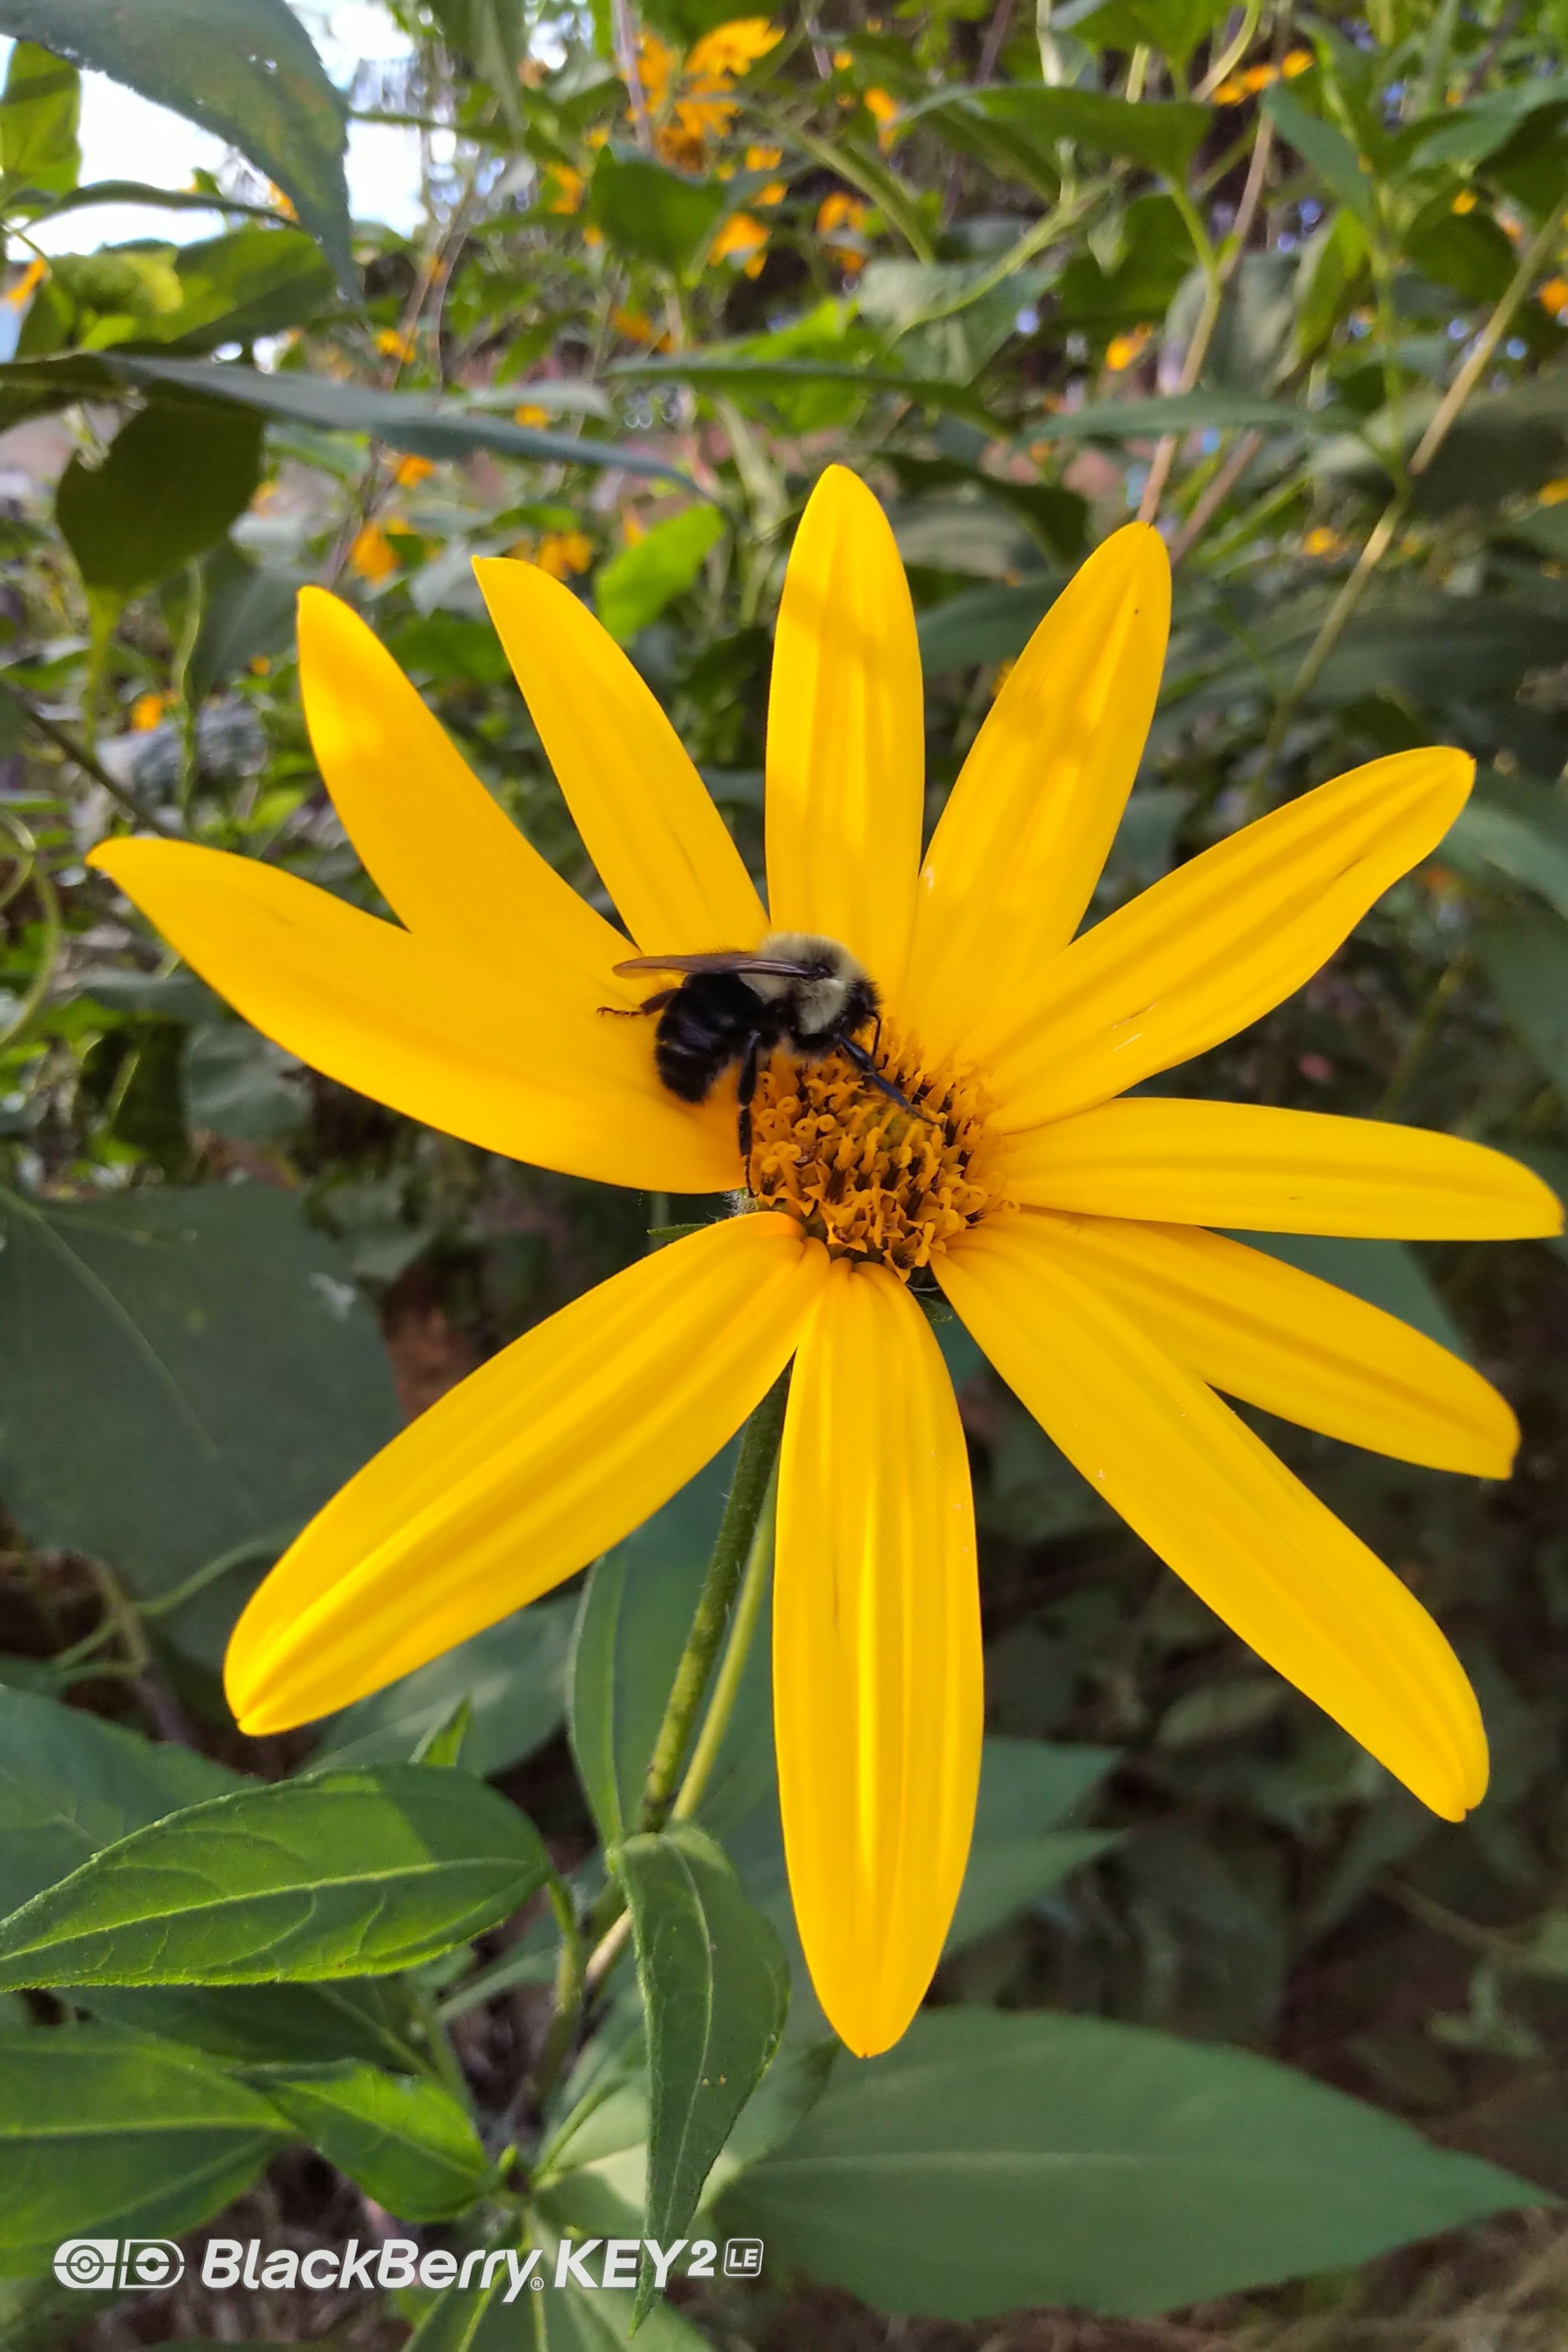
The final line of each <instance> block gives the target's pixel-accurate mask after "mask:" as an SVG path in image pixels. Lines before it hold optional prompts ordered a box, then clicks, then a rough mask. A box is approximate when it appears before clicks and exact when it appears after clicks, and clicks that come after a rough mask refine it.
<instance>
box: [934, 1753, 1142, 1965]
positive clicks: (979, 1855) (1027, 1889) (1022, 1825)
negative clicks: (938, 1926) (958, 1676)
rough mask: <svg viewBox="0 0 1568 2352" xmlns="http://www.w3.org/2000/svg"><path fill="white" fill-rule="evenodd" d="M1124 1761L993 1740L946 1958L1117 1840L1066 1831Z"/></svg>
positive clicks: (1101, 1834)
mask: <svg viewBox="0 0 1568 2352" xmlns="http://www.w3.org/2000/svg"><path fill="white" fill-rule="evenodd" d="M1116 1760H1117V1759H1116V1751H1115V1749H1114V1748H1073V1747H1067V1746H1058V1745H1054V1744H1048V1743H1047V1742H1046V1741H1045V1740H1040V1739H1005V1738H1000V1737H998V1736H997V1735H996V1734H995V1733H992V1734H989V1735H988V1736H987V1738H986V1739H985V1742H984V1747H983V1748H982V1750H981V1766H980V1799H979V1802H978V1804H977V1805H976V1807H975V1814H974V1837H973V1843H972V1844H971V1846H970V1849H969V1862H968V1866H967V1867H966V1869H965V1871H964V1874H963V1888H962V1890H961V1892H960V1894H959V1897H958V1908H957V1910H956V1911H955V1912H954V1913H953V1916H952V1927H950V1928H949V1930H948V1936H947V1942H946V1945H945V1947H944V1953H945V1952H956V1951H958V1950H960V1949H961V1948H963V1946H964V1945H965V1944H971V1943H973V1942H974V1940H975V1938H976V1937H980V1936H985V1935H989V1934H990V1932H991V1930H992V1929H993V1928H994V1927H1001V1926H1002V1924H1003V1923H1004V1921H1005V1920H1007V1919H1010V1918H1012V1917H1013V1916H1014V1915H1015V1914H1016V1913H1017V1912H1019V1911H1021V1910H1022V1909H1023V1908H1024V1906H1025V1905H1026V1903H1032V1902H1034V1901H1036V1900H1037V1898H1038V1897H1039V1896H1040V1895H1045V1894H1047V1893H1048V1892H1049V1890H1050V1889H1051V1888H1052V1887H1053V1886H1056V1885H1059V1884H1060V1883H1061V1881H1062V1880H1063V1879H1064V1878H1065V1877H1067V1875H1068V1873H1069V1872H1070V1871H1074V1870H1076V1869H1078V1868H1079V1864H1082V1863H1085V1862H1092V1861H1093V1860H1094V1859H1095V1857H1096V1855H1098V1854H1100V1853H1105V1852H1106V1851H1107V1850H1108V1849H1109V1848H1110V1847H1111V1846H1113V1845H1115V1844H1116V1843H1117V1837H1116V1834H1115V1832H1110V1831H1105V1830H1080V1829H1062V1828H1059V1827H1058V1823H1059V1822H1061V1821H1062V1819H1063V1817H1064V1816H1065V1815H1066V1814H1068V1813H1070V1812H1072V1811H1074V1810H1075V1809H1076V1808H1077V1807H1078V1806H1079V1804H1081V1803H1082V1801H1083V1800H1084V1799H1085V1798H1086V1797H1087V1796H1088V1795H1089V1792H1090V1791H1091V1790H1093V1789H1094V1788H1095V1787H1096V1786H1097V1785H1098V1784H1099V1782H1100V1780H1102V1779H1103V1778H1104V1776H1105V1774H1106V1773H1107V1772H1108V1771H1109V1770H1110V1767H1111V1766H1112V1765H1113V1764H1114V1763H1115V1762H1116Z"/></svg>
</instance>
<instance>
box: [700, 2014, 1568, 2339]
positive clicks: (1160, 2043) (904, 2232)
mask: <svg viewBox="0 0 1568 2352" xmlns="http://www.w3.org/2000/svg"><path fill="white" fill-rule="evenodd" d="M1540 2199H1541V2191H1539V2190H1538V2189H1532V2188H1531V2186H1530V2184H1529V2182H1528V2181H1523V2180H1520V2179H1516V2178H1515V2177H1514V2176H1513V2175H1512V2174H1510V2173H1507V2172H1502V2171H1500V2170H1499V2169H1498V2168H1496V2167H1495V2166H1493V2165H1489V2164H1484V2163H1482V2162H1480V2161H1479V2158H1475V2157H1469V2156H1458V2155H1455V2154H1453V2153H1451V2152H1449V2151H1448V2150H1447V2149H1443V2148H1437V2147H1432V2146H1431V2145H1430V2144H1429V2143H1428V2142H1426V2140H1424V2139H1422V2138H1421V2137H1419V2136H1418V2135H1417V2134H1416V2133H1415V2132H1413V2131H1412V2130H1410V2129H1409V2127H1408V2126H1406V2125H1405V2124H1402V2123H1397V2122H1395V2120H1394V2117H1393V2116H1385V2115H1382V2114H1380V2113H1379V2112H1378V2111H1377V2110H1376V2109H1375V2108H1373V2107H1367V2106H1363V2105H1361V2104H1360V2103H1359V2102H1358V2101H1356V2100H1354V2099H1348V2098H1346V2097H1344V2096H1343V2095H1342V2094H1341V2093H1340V2092H1337V2091H1331V2090H1330V2089H1328V2088H1327V2086H1326V2085H1325V2084H1321V2083H1317V2082H1314V2081H1313V2080H1311V2078H1310V2076H1307V2075H1304V2074H1294V2073H1292V2072H1291V2071H1290V2070H1289V2068H1287V2067H1284V2066H1279V2065H1277V2064H1275V2063H1274V2062H1273V2061H1272V2060H1270V2059H1267V2058H1260V2057H1257V2056H1255V2055H1253V2054H1252V2053H1250V2052H1248V2051H1243V2050H1227V2049H1222V2048H1218V2047H1213V2046H1207V2045H1205V2044H1204V2043H1201V2042H1184V2041H1178V2040H1176V2039H1174V2038H1173V2037H1172V2036H1169V2035H1166V2034H1163V2033H1153V2032H1148V2031H1146V2030H1145V2029H1143V2028H1142V2027H1138V2026H1131V2025H1121V2024H1113V2023H1110V2022H1107V2021H1103V2020H1100V2019H1098V2018H1088V2017H1066V2016H1056V2015H1048V2014H1035V2015H1011V2016H1009V2015H1000V2014H997V2013H995V2012H992V2011H980V2010H945V2011H925V2012H924V2013H923V2014H921V2016H919V2017H917V2018H916V2019H915V2021H914V2023H913V2025H912V2026H911V2027H910V2031H909V2032H908V2033H907V2034H906V2035H905V2037H904V2039H903V2041H902V2042H900V2044H899V2045H898V2047H897V2049H895V2050H892V2051H890V2052H889V2053H888V2055H887V2056H886V2057H883V2058H873V2059H869V2060H867V2061H864V2062H863V2063H860V2064H858V2065H855V2066H846V2065H845V2064H844V2063H843V2062H842V2061H841V2062H840V2063H839V2065H838V2066H837V2068H836V2070H835V2072H834V2074H833V2077H832V2079H831V2080H830V2082H829V2084H828V2086H827V2089H826V2093H825V2095H823V2097H822V2099H821V2100H820V2101H819V2102H818V2104H817V2105H816V2107H815V2108H814V2109H813V2110H812V2112H811V2114H810V2115H809V2116H808V2117H807V2118H806V2120H805V2124H804V2125H803V2126H801V2128H800V2130H799V2131H798V2132H796V2133H795V2136H794V2137H792V2138H791V2139H789V2140H788V2141H786V2142H785V2144H784V2147H782V2148H781V2149H779V2150H778V2152H777V2153H776V2154H774V2155H773V2156H771V2157H769V2158H766V2159H765V2160H764V2161H763V2163H762V2164H760V2165H758V2166H756V2167H755V2168H753V2169H752V2170H751V2171H750V2172H748V2173H746V2174H745V2175H744V2176H743V2178H742V2180H741V2182H740V2184H739V2186H738V2188H737V2189H735V2190H733V2191H732V2192H731V2195H730V2196H729V2197H727V2198H726V2199H725V2200H724V2202H723V2205H722V2206H721V2221H722V2225H723V2226H724V2227H727V2228H732V2229H735V2230H737V2231H740V2230H749V2231H753V2232H754V2233H755V2234H756V2235H758V2236H760V2237H763V2238H764V2239H765V2240H766V2242H767V2246H768V2252H769V2255H770V2257H771V2259H772V2261H773V2263H775V2264H782V2265H784V2266H786V2267H787V2266H789V2265H792V2264H799V2265H800V2267H801V2268H803V2269H804V2270H805V2271H806V2272H807V2273H809V2274H810V2275H811V2276H812V2277H814V2278H817V2279H821V2280H824V2281H826V2282H828V2283H830V2284H834V2285H837V2286H843V2287H847V2289H848V2290H849V2292H850V2293H851V2294H857V2295H859V2296H860V2297H861V2298H862V2300H863V2301H865V2302H867V2303H870V2304H873V2305H876V2306H877V2307H878V2308H879V2309H880V2310H883V2311H893V2312H921V2313H927V2314H930V2315H933V2316H936V2317H941V2318H949V2319H967V2318H976V2317H979V2316H981V2315H984V2314H986V2313H989V2312H995V2311H1007V2310H1012V2309H1014V2308H1016V2307H1019V2306H1026V2305H1038V2304H1051V2305H1055V2304H1068V2305H1073V2306H1074V2307H1076V2308H1079V2309H1083V2310H1089V2311H1095V2312H1115V2313H1127V2314H1144V2313H1153V2312H1162V2311H1169V2310H1171V2309H1173V2308H1174V2307H1177V2306H1179V2305H1183V2304H1187V2303H1195V2302H1199V2301H1202V2300H1206V2299H1207V2298H1208V2297H1210V2296H1215V2295H1221V2294H1234V2293H1237V2292H1238V2291H1240V2290H1242V2289H1244V2288H1247V2287H1252V2286H1261V2285H1264V2284H1269V2283H1272V2282H1274V2281H1276V2280H1280V2279H1287V2278H1294V2277H1299V2276H1300V2275H1302V2274H1304V2273H1311V2272H1316V2271H1323V2270H1330V2269H1340V2268H1342V2267H1343V2266H1345V2265H1347V2264H1350V2263H1360V2262H1365V2261H1367V2260H1368V2259H1369V2258H1370V2257H1371V2256H1373V2254H1378V2253H1381V2252H1384V2250H1385V2249H1386V2248H1388V2247H1390V2246H1396V2245H1401V2244H1404V2243H1405V2242H1407V2241H1409V2240H1411V2239H1414V2238H1423V2237H1426V2236H1429V2235H1431V2234H1432V2233H1433V2232H1435V2231H1439V2230H1447V2229H1452V2228H1455V2227H1457V2226H1458V2224H1459V2223H1460V2222H1463V2221H1476V2220H1479V2218H1480V2217H1481V2216H1482V2215H1484V2214H1488V2213H1497V2212H1505V2211H1508V2210H1512V2209H1514V2208H1516V2207H1519V2206H1521V2205H1531V2204H1534V2203H1537V2202H1539V2201H1540Z"/></svg>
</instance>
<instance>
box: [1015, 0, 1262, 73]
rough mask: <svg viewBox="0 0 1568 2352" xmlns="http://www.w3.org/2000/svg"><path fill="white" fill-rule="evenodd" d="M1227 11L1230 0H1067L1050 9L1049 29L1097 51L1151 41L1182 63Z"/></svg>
mask: <svg viewBox="0 0 1568 2352" xmlns="http://www.w3.org/2000/svg"><path fill="white" fill-rule="evenodd" d="M1225 14H1226V0H1068V5H1067V6H1066V7H1056V8H1053V9H1052V10H1051V12H1050V27H1051V31H1052V32H1053V33H1071V34H1072V35H1073V36H1074V37H1075V38H1076V39H1078V40H1080V41H1087V42H1088V43H1089V46H1090V47H1092V48H1096V49H1135V48H1138V47H1140V46H1141V45H1147V46H1148V47H1151V48H1155V49H1158V50H1159V51H1160V52H1161V54H1162V55H1163V56H1164V57H1167V58H1172V59H1173V61H1174V62H1175V64H1177V65H1178V66H1183V65H1185V63H1186V61H1187V59H1188V58H1190V57H1191V55H1192V53H1193V51H1194V49H1195V48H1196V47H1197V45H1198V43H1199V42H1200V41H1201V40H1202V39H1203V37H1204V35H1205V33H1206V32H1209V31H1210V30H1211V29H1212V28H1213V26H1215V25H1216V24H1217V23H1218V22H1219V20H1220V18H1221V17H1222V16H1224V15H1225Z"/></svg>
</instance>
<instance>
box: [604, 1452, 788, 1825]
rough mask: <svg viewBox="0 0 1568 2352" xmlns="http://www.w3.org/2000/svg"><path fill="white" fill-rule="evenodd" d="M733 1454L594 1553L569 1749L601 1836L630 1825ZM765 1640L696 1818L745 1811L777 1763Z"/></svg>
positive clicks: (755, 1652)
mask: <svg viewBox="0 0 1568 2352" xmlns="http://www.w3.org/2000/svg"><path fill="white" fill-rule="evenodd" d="M733 1464H734V1449H733V1447H732V1446H726V1447H725V1449H724V1451H723V1453H722V1454H720V1455H719V1456H718V1457H717V1459H716V1460H715V1461H713V1462H710V1464H709V1465H708V1467H707V1468H706V1469H705V1470H703V1471H700V1473H699V1474H698V1475H697V1476H696V1477H695V1478H693V1479H692V1480H691V1482H690V1484H689V1486H683V1487H682V1488H681V1490H680V1492H679V1494H678V1495H675V1496H672V1497H671V1498H670V1500H669V1501H668V1503H666V1504H665V1505H664V1507H663V1508H662V1509H661V1510H658V1511H656V1512H655V1513H654V1515H653V1517H651V1518H650V1519H647V1520H646V1521H645V1522H644V1524H643V1525H642V1526H641V1527H640V1528H637V1532H636V1533H635V1534H634V1535H630V1536H627V1537H626V1540H625V1541H624V1542H623V1543H618V1544H616V1546H615V1547H614V1549H612V1550H610V1551H607V1552H606V1553H605V1556H604V1558H603V1559H600V1560H597V1561H595V1565H594V1567H593V1569H592V1570H590V1572H589V1575H588V1580H587V1582H586V1584H585V1585H584V1589H583V1596H582V1601H581V1603H580V1605H579V1610H578V1616H577V1625H576V1631H575V1633H574V1637H573V1648H572V1667H571V1693H572V1696H571V1712H570V1716H569V1719H568V1731H569V1733H570V1736H571V1741H572V1756H573V1761H574V1763H575V1765H576V1767H577V1777H578V1779H579V1780H580V1781H581V1782H582V1784H583V1790H584V1795H585V1796H586V1797H587V1800H588V1802H589V1804H590V1806H591V1807H592V1808H593V1813H594V1819H595V1822H597V1824H598V1828H599V1834H600V1836H601V1837H602V1838H603V1840H604V1842H605V1845H606V1846H611V1845H616V1844H618V1843H619V1842H620V1840H621V1839H622V1838H624V1837H625V1836H626V1834H627V1832H628V1831H630V1830H631V1829H632V1828H633V1827H634V1826H635V1825H636V1822H637V1809H638V1807H639V1806H640V1804H641V1802H642V1790H643V1774H644V1772H645V1771H646V1770H647V1759H648V1758H649V1757H650V1756H651V1755H652V1753H653V1745H654V1741H655V1739H656V1738H657V1737H658V1727H659V1724H660V1721H661V1720H662V1718H663V1715H664V1705H665V1697H666V1694H667V1693H668V1690H669V1686H670V1685H671V1683H672V1682H673V1680H674V1678H675V1669H676V1666H677V1664H679V1658H680V1653H681V1651H682V1649H683V1648H684V1647H685V1643H686V1637H687V1634H688V1633H689V1631H690V1627H691V1618H692V1613H693V1612H694V1611H695V1609H696V1606H697V1597H698V1594H699V1593H700V1591H701V1589H702V1580H703V1578H704V1576H705V1575H706V1573H707V1568H708V1558H709V1554H710V1552H711V1550H712V1549H713V1538H714V1537H715V1536H716V1535H717V1533H718V1529H719V1520H720V1516H721V1512H722V1510H723V1507H724V1496H725V1493H726V1491H727V1489H728V1486H729V1482H730V1474H731V1469H732V1467H733ZM771 1692H772V1685H771V1678H770V1673H769V1662H768V1645H767V1643H765V1642H757V1643H753V1644H752V1654H751V1657H750V1659H749V1660H748V1662H747V1666H746V1673H745V1675H744V1678H743V1680H742V1685H741V1691H740V1695H739V1696H738V1699H737V1701H736V1706H735V1709H734V1713H733V1715H732V1716H731V1722H730V1728H729V1732H728V1734H727V1735H726V1737H725V1739H724V1743H723V1745H722V1747H721V1748H720V1751H719V1756H718V1759H717V1762H716V1764H715V1768H714V1771H713V1776H712V1778H711V1780H710V1782H709V1784H708V1793H707V1795H706V1796H705V1798H704V1799H703V1802H702V1806H701V1818H702V1819H703V1820H704V1821H705V1822H710V1823H714V1824H718V1825H720V1826H722V1824H723V1822H725V1821H727V1820H731V1819H738V1818H739V1817H740V1815H741V1814H742V1813H743V1812H746V1811H750V1809H751V1808H752V1806H753V1805H754V1804H755V1803H756V1801H757V1799H758V1797H759V1796H760V1795H761V1794H762V1792H763V1790H764V1789H765V1788H766V1787H767V1786H768V1784H769V1782H770V1780H771V1779H772V1774H773V1702H772V1696H771Z"/></svg>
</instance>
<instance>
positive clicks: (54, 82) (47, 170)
mask: <svg viewBox="0 0 1568 2352" xmlns="http://www.w3.org/2000/svg"><path fill="white" fill-rule="evenodd" d="M80 121H81V76H80V75H79V73H78V72H77V69H76V68H75V67H74V66H70V65H67V64H66V62H65V60H64V59H63V58H57V57H55V56H53V55H52V54H51V52H50V51H49V50H48V49H46V48H40V47H38V46H37V43H36V42H34V41H18V42H17V43H16V47H15V48H14V49H13V50H12V52H11V59H10V63H9V65H8V66H7V67H6V68H5V89H4V91H3V92H0V184H4V186H5V189H6V190H7V191H9V192H12V193H9V194H7V198H6V203H7V208H8V209H9V208H11V207H12V206H16V208H17V209H20V208H21V207H20V206H19V205H17V199H18V197H19V196H20V194H21V192H22V190H23V189H33V190H36V191H37V194H39V195H40V196H63V195H65V194H67V193H68V191H69V190H70V189H72V188H74V187H75V185H76V182H77V173H79V171H80V169H81V148H80V145H79V142H78V139H77V131H78V128H79V123H80Z"/></svg>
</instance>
